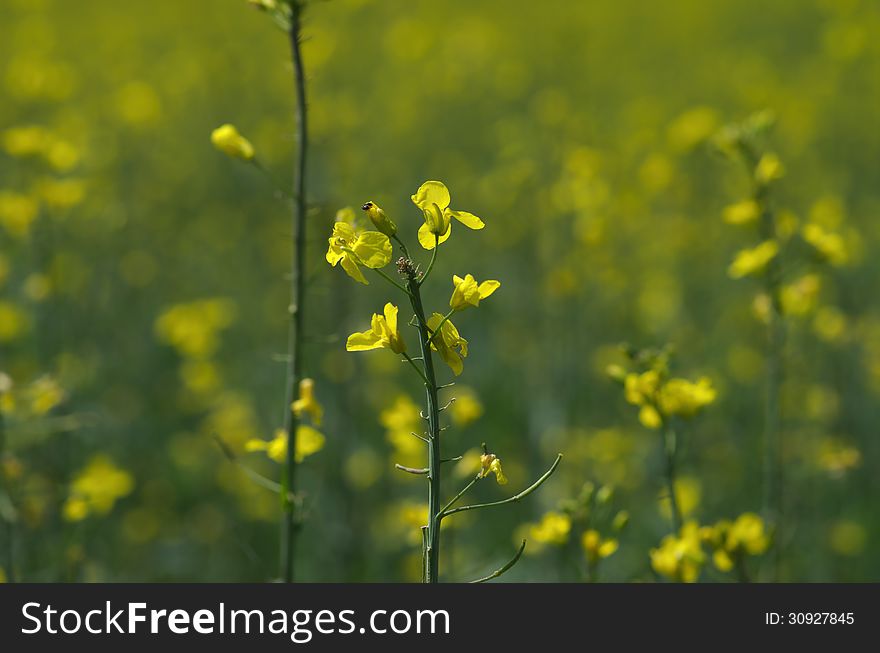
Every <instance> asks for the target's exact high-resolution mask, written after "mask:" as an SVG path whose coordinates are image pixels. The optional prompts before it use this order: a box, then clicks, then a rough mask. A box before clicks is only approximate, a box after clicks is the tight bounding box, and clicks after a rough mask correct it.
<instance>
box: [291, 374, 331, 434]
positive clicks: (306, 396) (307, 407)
mask: <svg viewBox="0 0 880 653" xmlns="http://www.w3.org/2000/svg"><path fill="white" fill-rule="evenodd" d="M290 409H291V410H292V411H293V412H294V414H295V415H296V416H297V417H302V416H303V415H304V414H306V413H307V414H308V415H309V416H310V417H311V418H312V422H313V423H314V424H315V426H321V420H322V419H323V417H324V407H323V406H321V404H319V403H318V400H317V399H316V398H315V380H314V379H303V380H302V381H300V382H299V398H298V399H296V401H294V402H293V403H292V404H291V405H290Z"/></svg>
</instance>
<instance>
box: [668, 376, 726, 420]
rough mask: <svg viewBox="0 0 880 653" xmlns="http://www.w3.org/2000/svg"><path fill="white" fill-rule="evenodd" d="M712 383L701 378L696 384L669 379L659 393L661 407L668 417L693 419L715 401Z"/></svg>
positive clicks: (705, 378)
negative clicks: (677, 416)
mask: <svg viewBox="0 0 880 653" xmlns="http://www.w3.org/2000/svg"><path fill="white" fill-rule="evenodd" d="M716 396H717V392H716V391H715V388H713V387H712V381H710V380H709V379H708V378H707V377H705V376H704V377H701V378H700V379H698V380H697V382H696V383H694V382H692V381H688V380H687V379H679V378H675V379H669V381H667V382H666V383H664V384H663V387H662V388H661V389H660V393H659V407H660V410H661V411H662V412H663V413H664V414H666V415H679V416H681V417H693V416H694V415H696V414H697V413H698V412H699V411H700V409H701V408H703V407H704V406H708V405H709V404H711V403H712V402H714V401H715V397H716Z"/></svg>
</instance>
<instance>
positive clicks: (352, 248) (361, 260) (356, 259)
mask: <svg viewBox="0 0 880 653" xmlns="http://www.w3.org/2000/svg"><path fill="white" fill-rule="evenodd" d="M327 242H328V243H329V244H330V246H329V247H328V248H327V255H326V257H325V258H326V259H327V262H328V263H329V264H330V265H332V266H334V267H336V264H337V263H340V262H341V263H342V269H343V270H345V272H346V273H347V274H348V276H350V277H351V278H352V279H354V280H355V281H359V282H360V283H362V284H364V285H368V284H369V283H370V282H369V281H367V280H366V278H364V274H363V272H361V269H360V267H359V266H361V265H363V266H364V267H368V268H370V269H373V270H375V269H377V268H382V267H385V266H386V265H388V263H390V262H391V255H392V249H391V241H390V240H388V236H386V235H385V234H383V233H380V232H378V231H364V232H361V233H357V232H356V231H355V229H354V227H352V226H351V225H350V224H348V223H346V222H336V223H335V224H334V225H333V233H332V234H330V238H328V239H327Z"/></svg>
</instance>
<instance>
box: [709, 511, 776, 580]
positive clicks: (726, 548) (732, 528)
mask: <svg viewBox="0 0 880 653" xmlns="http://www.w3.org/2000/svg"><path fill="white" fill-rule="evenodd" d="M701 535H702V539H703V540H704V541H706V542H708V543H709V544H710V545H711V546H712V548H713V549H714V552H713V554H712V561H713V562H714V563H715V567H717V568H718V570H719V571H723V572H727V571H730V570H731V569H733V568H734V566H735V564H736V560H738V559H741V558H742V556H744V555H761V554H762V553H764V552H765V551H767V548H768V547H769V546H770V538H769V536H768V535H767V532H766V531H765V529H764V520H763V519H761V518H760V517H759V516H758V515H756V514H755V513H753V512H746V513H743V514H742V515H740V516H739V517H737V518H736V520H735V521H734V522H732V523H731V522H730V521H729V520H726V519H722V520H720V521H718V522H716V523H715V525H714V526H707V527H704V528H703V529H701Z"/></svg>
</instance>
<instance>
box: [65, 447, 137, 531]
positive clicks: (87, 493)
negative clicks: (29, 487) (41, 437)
mask: <svg viewBox="0 0 880 653" xmlns="http://www.w3.org/2000/svg"><path fill="white" fill-rule="evenodd" d="M132 489H134V478H132V476H131V474H129V473H128V472H127V471H125V470H123V469H120V468H119V467H117V466H116V465H115V464H114V463H113V461H112V460H110V458H108V457H107V456H105V455H103V454H98V455H96V456H94V457H93V458H92V459H91V460H90V461H89V463H88V464H87V465H86V466H85V467H84V468H83V469H82V470H80V471H79V472H78V473H77V474H76V476H75V477H74V479H73V482H72V483H71V484H70V494H69V496H68V498H67V501H65V503H64V507H63V509H62V514H63V516H64V519H65V520H67V521H71V522H76V521H82V520H83V519H85V518H86V517H88V516H89V515H93V514H94V515H98V516H101V515H106V514H107V513H109V512H110V511H111V510H112V509H113V506H114V505H115V503H116V502H117V501H118V500H119V499H121V498H123V497H125V496H127V495H128V494H129V493H131V491H132Z"/></svg>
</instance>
